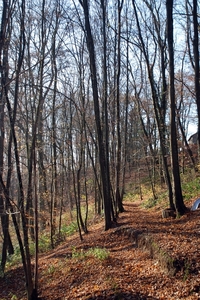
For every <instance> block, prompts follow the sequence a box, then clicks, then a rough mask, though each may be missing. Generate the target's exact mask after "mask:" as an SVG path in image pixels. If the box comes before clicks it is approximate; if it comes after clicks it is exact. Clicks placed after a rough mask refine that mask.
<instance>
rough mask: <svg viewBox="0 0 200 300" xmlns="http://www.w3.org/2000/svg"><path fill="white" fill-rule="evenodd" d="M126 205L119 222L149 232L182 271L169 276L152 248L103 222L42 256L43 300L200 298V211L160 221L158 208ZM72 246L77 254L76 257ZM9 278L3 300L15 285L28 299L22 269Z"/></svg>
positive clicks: (40, 270) (2, 293)
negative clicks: (100, 255)
mask: <svg viewBox="0 0 200 300" xmlns="http://www.w3.org/2000/svg"><path fill="white" fill-rule="evenodd" d="M125 209H126V212H124V213H122V214H121V215H120V218H119V223H120V226H123V225H125V226H129V227H130V228H133V229H134V230H136V231H137V230H143V231H145V232H147V233H148V234H151V235H152V236H153V239H154V241H155V242H156V244H158V245H159V248H160V249H162V251H163V253H168V254H169V255H170V257H172V258H174V259H179V260H180V262H184V264H183V266H181V268H180V270H179V272H177V274H176V275H175V276H174V277H169V276H168V275H167V274H166V272H165V270H164V269H162V267H161V265H160V263H159V262H158V260H154V259H152V258H151V255H150V253H149V252H148V251H144V250H142V249H140V248H137V247H136V245H135V243H133V241H132V240H131V239H130V237H128V236H126V235H125V234H122V231H121V232H120V230H118V231H119V232H118V231H116V230H115V229H112V230H109V231H107V232H104V230H103V223H101V224H98V225H93V226H92V227H91V228H89V229H90V232H89V234H88V235H84V240H83V241H82V242H81V241H80V240H79V237H78V235H77V236H76V237H73V238H69V239H68V241H67V242H66V243H65V244H63V245H61V246H59V247H58V248H57V249H55V250H53V251H51V252H49V253H48V254H46V255H45V254H43V255H42V256H40V259H39V274H40V278H39V293H40V297H41V298H42V299H44V300H47V299H48V300H58V299H60V300H74V299H79V300H81V299H82V300H92V299H96V300H97V299H110V300H112V299H126V300H129V299H130V300H131V299H136V300H137V299H143V300H144V299H152V300H153V299H154V300H156V299H163V300H164V299H170V300H179V299H187V300H197V299H200V251H199V250H200V234H199V233H198V232H199V231H200V227H199V226H200V225H199V220H200V212H199V211H195V212H194V213H192V214H190V215H189V216H184V217H182V218H180V219H170V220H169V219H162V218H161V214H160V212H158V211H153V210H149V211H147V210H144V209H141V208H139V207H138V206H137V205H135V204H133V203H128V204H127V205H125ZM94 248H99V249H106V250H107V251H108V253H109V256H108V257H105V259H102V260H100V259H98V257H96V256H95V255H91V254H90V255H88V253H93V252H90V249H94ZM73 249H76V252H74V253H75V254H77V255H74V257H73V253H72V252H73ZM79 253H80V254H81V255H79ZM86 254H87V255H86ZM93 254H94V253H93ZM76 256H77V257H76ZM185 262H187V264H186V263H185ZM16 272H18V273H17V274H18V275H17V278H16V277H15V274H16ZM13 275H14V276H13ZM9 276H10V282H11V284H9V285H8V284H7V283H6V281H3V280H1V282H0V284H1V287H3V290H2V289H1V291H0V299H10V296H9V295H11V294H12V291H13V287H14V288H15V294H16V290H17V291H18V292H19V293H18V299H25V298H23V297H24V296H23V295H24V289H23V290H21V291H20V289H19V287H20V286H22V285H23V272H22V270H20V269H17V270H13V273H12V272H10V274H9ZM13 293H14V292H13Z"/></svg>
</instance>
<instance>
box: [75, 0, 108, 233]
mask: <svg viewBox="0 0 200 300" xmlns="http://www.w3.org/2000/svg"><path fill="white" fill-rule="evenodd" d="M80 3H81V5H82V7H83V10H84V17H85V32H86V42H87V48H88V52H89V58H90V72H91V80H92V91H93V101H94V111H95V121H96V129H97V137H98V147H99V162H100V169H101V180H102V188H103V200H104V215H105V230H108V229H109V228H111V227H112V219H111V215H112V200H111V191H110V182H108V180H109V178H108V173H107V169H106V154H105V147H104V143H103V135H102V129H101V122H100V109H99V96H98V84H97V72H96V62H95V50H94V41H93V37H92V32H91V27H90V20H89V9H88V1H87V0H83V1H81V0H80Z"/></svg>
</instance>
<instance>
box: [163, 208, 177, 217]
mask: <svg viewBox="0 0 200 300" xmlns="http://www.w3.org/2000/svg"><path fill="white" fill-rule="evenodd" d="M162 217H163V218H176V212H175V211H174V210H173V209H171V208H166V209H163V210H162Z"/></svg>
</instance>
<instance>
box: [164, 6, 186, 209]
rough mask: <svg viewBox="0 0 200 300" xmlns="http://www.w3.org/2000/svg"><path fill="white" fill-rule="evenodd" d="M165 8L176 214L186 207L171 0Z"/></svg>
mask: <svg viewBox="0 0 200 300" xmlns="http://www.w3.org/2000/svg"><path fill="white" fill-rule="evenodd" d="M166 10H167V41H168V53H169V102H170V147H171V166H172V180H173V197H174V203H175V207H176V211H177V213H178V214H180V215H183V214H184V213H185V210H186V207H185V205H184V202H183V195H182V189H181V180H180V170H179V158H178V146H177V127H176V101H175V87H174V45H173V43H174V40H173V0H167V1H166Z"/></svg>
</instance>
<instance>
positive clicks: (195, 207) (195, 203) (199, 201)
mask: <svg viewBox="0 0 200 300" xmlns="http://www.w3.org/2000/svg"><path fill="white" fill-rule="evenodd" d="M199 205H200V198H198V199H197V200H195V202H194V203H193V205H192V208H191V210H192V211H194V210H196V209H197V208H199Z"/></svg>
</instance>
